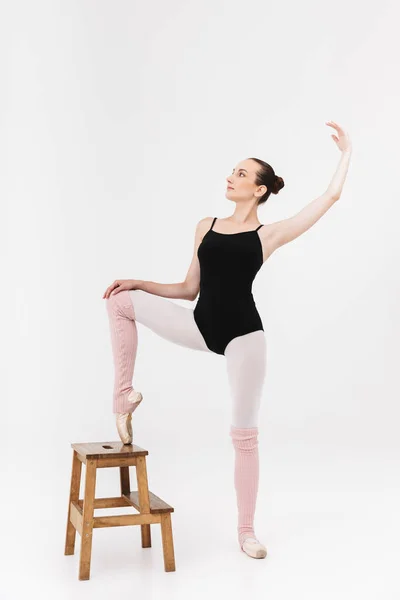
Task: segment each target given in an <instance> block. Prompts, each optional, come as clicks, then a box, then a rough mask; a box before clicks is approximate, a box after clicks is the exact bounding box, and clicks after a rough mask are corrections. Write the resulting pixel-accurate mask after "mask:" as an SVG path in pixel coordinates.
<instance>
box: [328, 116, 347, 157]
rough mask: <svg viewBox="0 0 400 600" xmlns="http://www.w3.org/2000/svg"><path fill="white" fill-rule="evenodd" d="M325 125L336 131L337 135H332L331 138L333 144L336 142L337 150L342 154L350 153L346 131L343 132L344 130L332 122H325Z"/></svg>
mask: <svg viewBox="0 0 400 600" xmlns="http://www.w3.org/2000/svg"><path fill="white" fill-rule="evenodd" d="M325 124H326V125H329V127H333V128H334V129H336V131H337V134H338V135H337V136H336V135H334V134H332V135H331V138H332V139H333V141H334V142H336V145H337V147H338V148H339V150H341V151H342V152H344V151H350V150H351V141H350V138H349V135H348V133H346V131H344V129H342V128H341V127H340V125H338V124H337V123H335V122H334V121H326V122H325Z"/></svg>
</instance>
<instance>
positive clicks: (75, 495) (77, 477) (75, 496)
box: [64, 450, 82, 556]
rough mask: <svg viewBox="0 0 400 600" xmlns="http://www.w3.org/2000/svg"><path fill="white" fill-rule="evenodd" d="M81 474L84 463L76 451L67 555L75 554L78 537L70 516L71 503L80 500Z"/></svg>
mask: <svg viewBox="0 0 400 600" xmlns="http://www.w3.org/2000/svg"><path fill="white" fill-rule="evenodd" d="M81 473H82V463H81V461H80V460H79V458H78V454H77V452H76V450H74V451H73V453H72V472H71V485H70V492H69V501H68V519H67V533H66V536H65V550H64V554H65V555H67V556H68V555H70V554H74V552H75V537H76V529H75V527H74V526H73V524H72V522H71V520H70V516H71V502H73V501H74V502H76V501H77V500H79V490H80V485H81Z"/></svg>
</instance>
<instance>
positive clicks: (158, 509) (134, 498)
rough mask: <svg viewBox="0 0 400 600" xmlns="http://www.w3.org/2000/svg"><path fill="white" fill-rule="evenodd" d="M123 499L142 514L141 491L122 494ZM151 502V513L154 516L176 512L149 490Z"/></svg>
mask: <svg viewBox="0 0 400 600" xmlns="http://www.w3.org/2000/svg"><path fill="white" fill-rule="evenodd" d="M122 497H123V498H126V500H127V501H128V502H129V504H131V505H132V506H133V507H134V508H136V510H138V511H139V512H140V506H139V491H138V490H136V491H133V492H130V493H129V494H122ZM149 500H150V512H151V513H153V514H156V513H171V512H174V509H173V507H172V506H170V505H169V504H167V503H166V502H164V500H162V499H161V498H159V497H158V496H156V495H155V494H153V492H151V491H150V490H149Z"/></svg>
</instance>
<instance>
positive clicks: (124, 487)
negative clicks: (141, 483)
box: [119, 467, 131, 496]
mask: <svg viewBox="0 0 400 600" xmlns="http://www.w3.org/2000/svg"><path fill="white" fill-rule="evenodd" d="M119 479H120V483H121V496H122V495H123V494H129V493H130V491H131V482H130V478H129V467H120V468H119Z"/></svg>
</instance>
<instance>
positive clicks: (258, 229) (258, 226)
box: [254, 223, 264, 231]
mask: <svg viewBox="0 0 400 600" xmlns="http://www.w3.org/2000/svg"><path fill="white" fill-rule="evenodd" d="M263 225H264V223H261V225H259V226H258V227H257V229H255V230H254V231H258V230H259V229H260V227H262V226H263Z"/></svg>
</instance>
